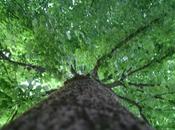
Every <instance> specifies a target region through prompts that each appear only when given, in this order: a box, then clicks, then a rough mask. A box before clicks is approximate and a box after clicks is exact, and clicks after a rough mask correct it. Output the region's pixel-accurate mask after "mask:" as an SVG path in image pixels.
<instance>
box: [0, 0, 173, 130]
mask: <svg viewBox="0 0 175 130" xmlns="http://www.w3.org/2000/svg"><path fill="white" fill-rule="evenodd" d="M174 5H175V1H174V0H171V1H165V0H154V1H152V0H150V1H145V0H131V1H127V0H122V1H121V0H118V1H116V0H110V1H106V0H102V1H100V2H99V1H94V0H92V1H88V0H85V1H81V0H72V1H61V0H59V1H56V0H51V1H50V0H43V1H42V0H41V1H27V0H20V1H19V0H15V1H5V0H4V1H3V0H2V1H1V2H0V14H1V18H2V19H0V28H1V30H3V31H2V32H1V33H0V37H1V38H0V59H1V62H0V64H1V66H2V67H1V68H0V70H1V76H0V81H1V83H0V85H1V86H2V87H1V88H2V89H1V90H0V105H1V108H2V110H1V111H0V113H2V112H3V113H4V114H3V116H2V118H0V120H1V122H11V121H12V120H13V119H14V118H16V117H18V116H19V115H20V113H22V112H24V111H25V110H27V109H29V107H30V106H31V104H35V103H36V102H38V101H39V100H42V99H43V98H44V97H45V96H46V95H48V93H50V90H51V91H52V90H54V87H53V86H55V85H54V84H56V83H57V84H62V83H63V81H67V80H68V79H69V78H71V77H74V78H73V79H72V80H73V81H70V82H69V81H68V82H69V83H68V84H70V85H68V86H72V87H71V89H69V87H67V85H65V86H64V88H60V90H58V93H59V95H57V96H58V97H59V96H63V97H64V95H65V96H66V93H70V91H71V92H72V93H73V94H72V96H68V95H67V98H66V99H64V100H63V99H60V100H59V102H60V103H59V104H62V105H63V106H64V104H72V103H74V101H75V100H74V98H73V97H77V96H80V95H81V94H82V93H83V94H82V95H83V96H82V97H85V98H82V100H81V99H78V100H77V102H79V101H84V100H87V102H90V106H91V105H92V106H93V107H95V113H96V114H94V115H97V117H98V116H99V114H100V111H99V112H98V111H97V108H96V106H94V105H95V104H98V101H99V102H100V103H101V102H102V101H101V100H103V99H108V101H109V103H112V105H111V104H110V108H111V106H116V107H114V110H113V109H112V113H113V114H114V115H115V114H116V111H118V110H119V108H120V109H121V111H122V112H123V111H126V113H129V112H128V111H127V110H125V109H124V108H123V107H121V105H120V103H121V104H123V105H124V106H126V107H128V109H130V110H131V111H132V112H134V113H135V114H136V115H138V116H139V117H141V118H142V120H144V121H145V122H146V123H147V124H153V125H154V127H156V128H158V129H160V130H161V129H163V130H165V129H167V130H168V129H174V126H173V120H174V115H173V114H171V113H173V111H174V107H173V104H174V92H175V90H174V88H173V85H174V84H175V82H174V81H175V80H174V79H175V77H174V69H173V68H174V66H175V62H174V60H173V58H174V52H175V51H174V50H175V48H174V32H175V31H174V27H175V25H174ZM79 75H84V76H83V77H84V78H83V79H81V78H82V76H79ZM85 75H86V76H85ZM76 78H78V80H76V81H74V80H75V79H76ZM79 78H80V79H79ZM87 80H88V82H90V83H91V84H92V85H91V86H90V85H85V88H86V87H87V88H91V89H92V90H93V92H94V93H93V95H92V97H91V98H90V97H89V96H88V95H90V93H89V89H87V90H86V89H83V88H82V93H81V92H79V91H80V90H79V89H76V86H77V85H73V82H75V84H77V83H78V82H80V81H81V83H82V84H83V83H84V84H87V82H85V81H87ZM92 82H93V83H92ZM81 83H80V84H81ZM49 86H52V87H50V88H49ZM92 86H94V87H93V88H92ZM95 86H101V87H97V88H99V89H98V91H95V90H96V87H95ZM74 87H75V89H73V88H74ZM79 87H80V88H81V85H80V86H79ZM79 87H78V88H79ZM91 89H90V90H91ZM77 91H78V92H79V94H78V95H76V92H77ZM86 91H87V93H88V95H85V94H84V92H86ZM103 91H104V92H103ZM74 92H75V95H74ZM102 93H108V94H109V95H111V94H112V95H113V96H112V97H111V96H109V97H108V96H107V95H108V94H107V95H105V94H103V96H102ZM98 94H99V95H101V98H98V99H96V97H97V95H98ZM53 95H55V96H56V93H55V94H53ZM43 96H44V97H43ZM55 96H49V98H48V99H47V100H46V101H43V106H45V105H44V104H46V103H45V102H52V100H53V102H54V100H56V99H52V97H55ZM57 96H56V97H57ZM71 97H72V98H71ZM93 97H94V98H93ZM114 97H117V98H118V101H114ZM49 99H50V100H49ZM69 99H70V100H69ZM93 99H94V100H95V104H92V102H91V101H92V100H93ZM110 99H111V102H110ZM150 99H151V100H152V102H150ZM67 100H68V101H67ZM63 101H65V102H63ZM96 101H97V103H96ZM80 104H81V103H80ZM82 104H83V105H82V106H86V104H84V102H82ZM105 104H106V102H104V104H103V103H101V104H100V105H99V106H101V107H103V106H104V105H105ZM107 104H108V102H107ZM62 105H60V107H58V110H61V106H62ZM108 105H109V104H108ZM51 106H52V105H51ZM68 106H69V105H68ZM73 106H74V105H73ZM73 106H71V109H73V110H74V107H73ZM38 107H41V106H38ZM69 107H70V106H69ZM43 108H45V107H43ZM49 108H51V107H48V110H50V109H49ZM53 108H54V106H53ZM65 108H67V106H66V107H65ZM51 109H52V108H51ZM77 109H78V108H77V107H75V112H73V115H74V116H75V117H77V116H78V115H76V114H77ZM86 109H87V110H84V107H82V108H81V110H80V113H81V114H83V116H82V115H80V117H81V116H82V117H83V120H84V119H86V121H87V120H88V122H86V123H85V122H84V121H82V122H84V123H85V126H87V127H86V128H87V129H88V128H89V126H91V127H93V128H91V129H100V126H99V128H97V124H100V123H102V122H103V121H104V119H103V118H102V119H99V122H98V120H97V121H94V120H93V119H94V118H93V119H91V118H92V117H91V116H92V114H91V111H92V110H91V109H90V108H89V107H87V108H86ZM98 109H101V108H98ZM56 110H57V109H56ZM29 111H32V113H30V112H27V113H26V114H24V115H23V116H21V117H20V118H19V119H16V120H15V122H16V123H12V124H18V123H19V122H21V121H22V120H23V119H24V118H29V117H28V115H29V116H32V118H34V117H33V116H36V114H34V113H35V112H34V111H35V108H33V109H31V110H29ZM42 112H45V111H41V113H42ZM89 112H90V113H89ZM106 112H107V113H108V114H109V115H108V114H106V115H105V113H106ZM122 112H121V113H122ZM75 113H76V114H75ZM110 114H111V113H110V112H108V110H107V108H105V110H104V115H103V117H105V116H107V118H108V119H109V120H107V123H106V124H105V123H102V124H104V125H105V126H103V128H105V127H106V129H107V127H109V128H112V127H114V126H117V128H118V127H123V129H127V128H125V127H128V129H129V127H133V128H132V129H149V128H146V127H148V126H147V125H143V127H141V124H140V121H139V120H138V119H136V118H135V117H134V116H133V115H132V114H128V115H131V117H126V115H125V114H124V115H123V117H124V118H125V119H126V120H128V121H130V120H135V121H136V122H137V123H136V122H134V123H131V124H128V125H125V123H126V122H125V121H122V123H121V124H122V125H121V124H120V125H119V124H116V123H115V122H116V121H118V122H120V121H121V120H120V119H121V118H115V117H114V116H111V117H110ZM51 115H52V114H51ZM66 115H67V114H66ZM43 116H44V115H43ZM68 116H69V115H68ZM118 116H119V117H120V114H119V115H118ZM118 116H117V117H118ZM75 117H74V118H75ZM130 118H132V119H130ZM38 119H39V117H38ZM40 119H41V118H40ZM65 119H66V118H65ZM49 120H50V119H49ZM63 120H64V119H63ZM48 123H49V122H48ZM71 123H73V122H71ZM89 123H92V125H90V124H89ZM3 124H4V123H3ZM75 124H76V123H75ZM123 124H124V125H123ZM133 124H134V125H133ZM28 125H30V124H28ZM60 125H61V124H60ZM113 125H114V126H113ZM118 125H119V126H118ZM129 125H130V126H129ZM13 126H15V125H11V127H13ZM18 126H19V125H18ZM20 126H21V128H19V129H24V128H23V127H24V126H23V125H20ZM20 126H19V127H20ZM26 126H27V125H26ZM71 126H72V125H71V124H70V127H71ZM39 127H40V126H39ZM55 127H57V126H55ZM59 127H66V126H59ZM139 127H141V128H139ZM8 128H9V127H8ZM29 128H30V127H27V128H25V129H29ZM78 128H79V129H82V126H81V124H80V125H79V127H78ZM78 128H77V129H78ZM117 128H116V129H117ZM42 129H45V128H42ZM70 129H71V128H70ZM84 129H85V128H84ZM89 129H90V128H89ZM121 129H122V128H121ZM130 129H131V128H130Z"/></svg>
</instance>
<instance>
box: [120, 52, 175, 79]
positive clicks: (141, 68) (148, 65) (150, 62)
mask: <svg viewBox="0 0 175 130" xmlns="http://www.w3.org/2000/svg"><path fill="white" fill-rule="evenodd" d="M174 53H175V50H173V51H171V52H169V51H168V53H167V54H165V55H164V56H162V57H161V58H160V59H158V57H157V58H153V59H152V60H151V61H149V62H148V63H146V64H145V65H143V66H141V67H139V68H136V69H134V70H130V71H128V73H127V74H124V75H122V77H121V79H120V80H121V81H123V80H124V79H126V78H127V77H128V76H131V75H133V74H135V73H137V72H139V71H142V70H144V69H146V68H148V67H150V66H151V65H153V64H155V63H160V62H162V61H163V60H165V59H166V58H168V57H170V56H172V55H173V54H174Z"/></svg>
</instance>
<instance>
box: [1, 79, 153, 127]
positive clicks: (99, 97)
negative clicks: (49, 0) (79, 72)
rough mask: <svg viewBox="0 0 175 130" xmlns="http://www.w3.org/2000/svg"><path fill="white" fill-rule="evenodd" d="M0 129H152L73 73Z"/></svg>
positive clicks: (90, 81)
mask: <svg viewBox="0 0 175 130" xmlns="http://www.w3.org/2000/svg"><path fill="white" fill-rule="evenodd" d="M2 130H152V129H151V128H149V126H147V125H146V123H144V122H143V121H141V120H139V119H138V118H136V117H135V116H133V115H132V114H131V113H130V112H128V111H127V110H126V109H125V108H123V107H122V106H121V105H120V104H119V103H118V101H117V98H116V96H115V95H114V94H113V93H112V92H111V91H110V90H108V89H107V88H105V87H104V86H103V85H101V84H100V83H98V82H97V81H95V80H93V79H91V78H88V77H76V78H74V79H72V80H69V81H68V82H66V83H65V85H64V87H63V88H61V89H60V90H59V91H57V92H55V93H53V94H52V95H50V96H49V98H48V99H47V100H45V101H43V102H42V103H40V104H39V105H38V106H36V107H34V108H32V109H30V110H29V111H28V112H26V113H24V114H23V115H22V116H21V117H19V118H18V119H16V120H15V121H13V122H12V123H10V124H9V125H7V126H6V127H4V128H3V129H2Z"/></svg>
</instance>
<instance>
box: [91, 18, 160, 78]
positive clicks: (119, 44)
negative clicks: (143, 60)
mask: <svg viewBox="0 0 175 130" xmlns="http://www.w3.org/2000/svg"><path fill="white" fill-rule="evenodd" d="M160 19H161V17H159V18H155V19H153V20H152V21H151V22H149V23H148V24H146V25H145V26H141V27H139V28H138V29H136V31H135V32H132V33H130V34H129V35H128V36H126V37H125V38H124V39H122V40H121V41H120V42H119V43H118V44H117V45H116V46H114V48H112V50H111V51H110V52H108V53H107V54H105V55H103V56H102V57H100V58H99V59H98V60H97V62H96V64H95V67H94V69H93V72H92V76H93V77H98V76H97V72H98V69H99V67H100V66H101V64H102V63H103V61H104V60H106V58H111V57H112V55H113V53H114V52H115V51H116V50H117V49H119V48H121V47H122V46H124V45H126V44H127V43H128V42H129V41H130V40H132V39H133V38H134V37H136V36H138V35H139V34H140V33H143V32H144V31H146V29H148V28H149V27H150V26H151V25H153V24H154V23H157V22H159V21H160Z"/></svg>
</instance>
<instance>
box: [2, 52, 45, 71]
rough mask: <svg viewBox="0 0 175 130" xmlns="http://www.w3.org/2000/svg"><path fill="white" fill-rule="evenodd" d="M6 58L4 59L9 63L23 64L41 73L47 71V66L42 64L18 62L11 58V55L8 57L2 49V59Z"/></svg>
mask: <svg viewBox="0 0 175 130" xmlns="http://www.w3.org/2000/svg"><path fill="white" fill-rule="evenodd" d="M1 59H2V60H4V61H8V62H9V63H11V64H13V65H17V66H22V67H24V68H26V69H28V70H31V69H32V70H35V71H37V72H39V73H43V72H45V71H46V68H44V67H41V66H37V65H33V64H27V63H22V62H18V61H14V60H11V59H10V58H9V57H7V56H6V55H5V54H4V53H3V52H2V51H0V60H1Z"/></svg>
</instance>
